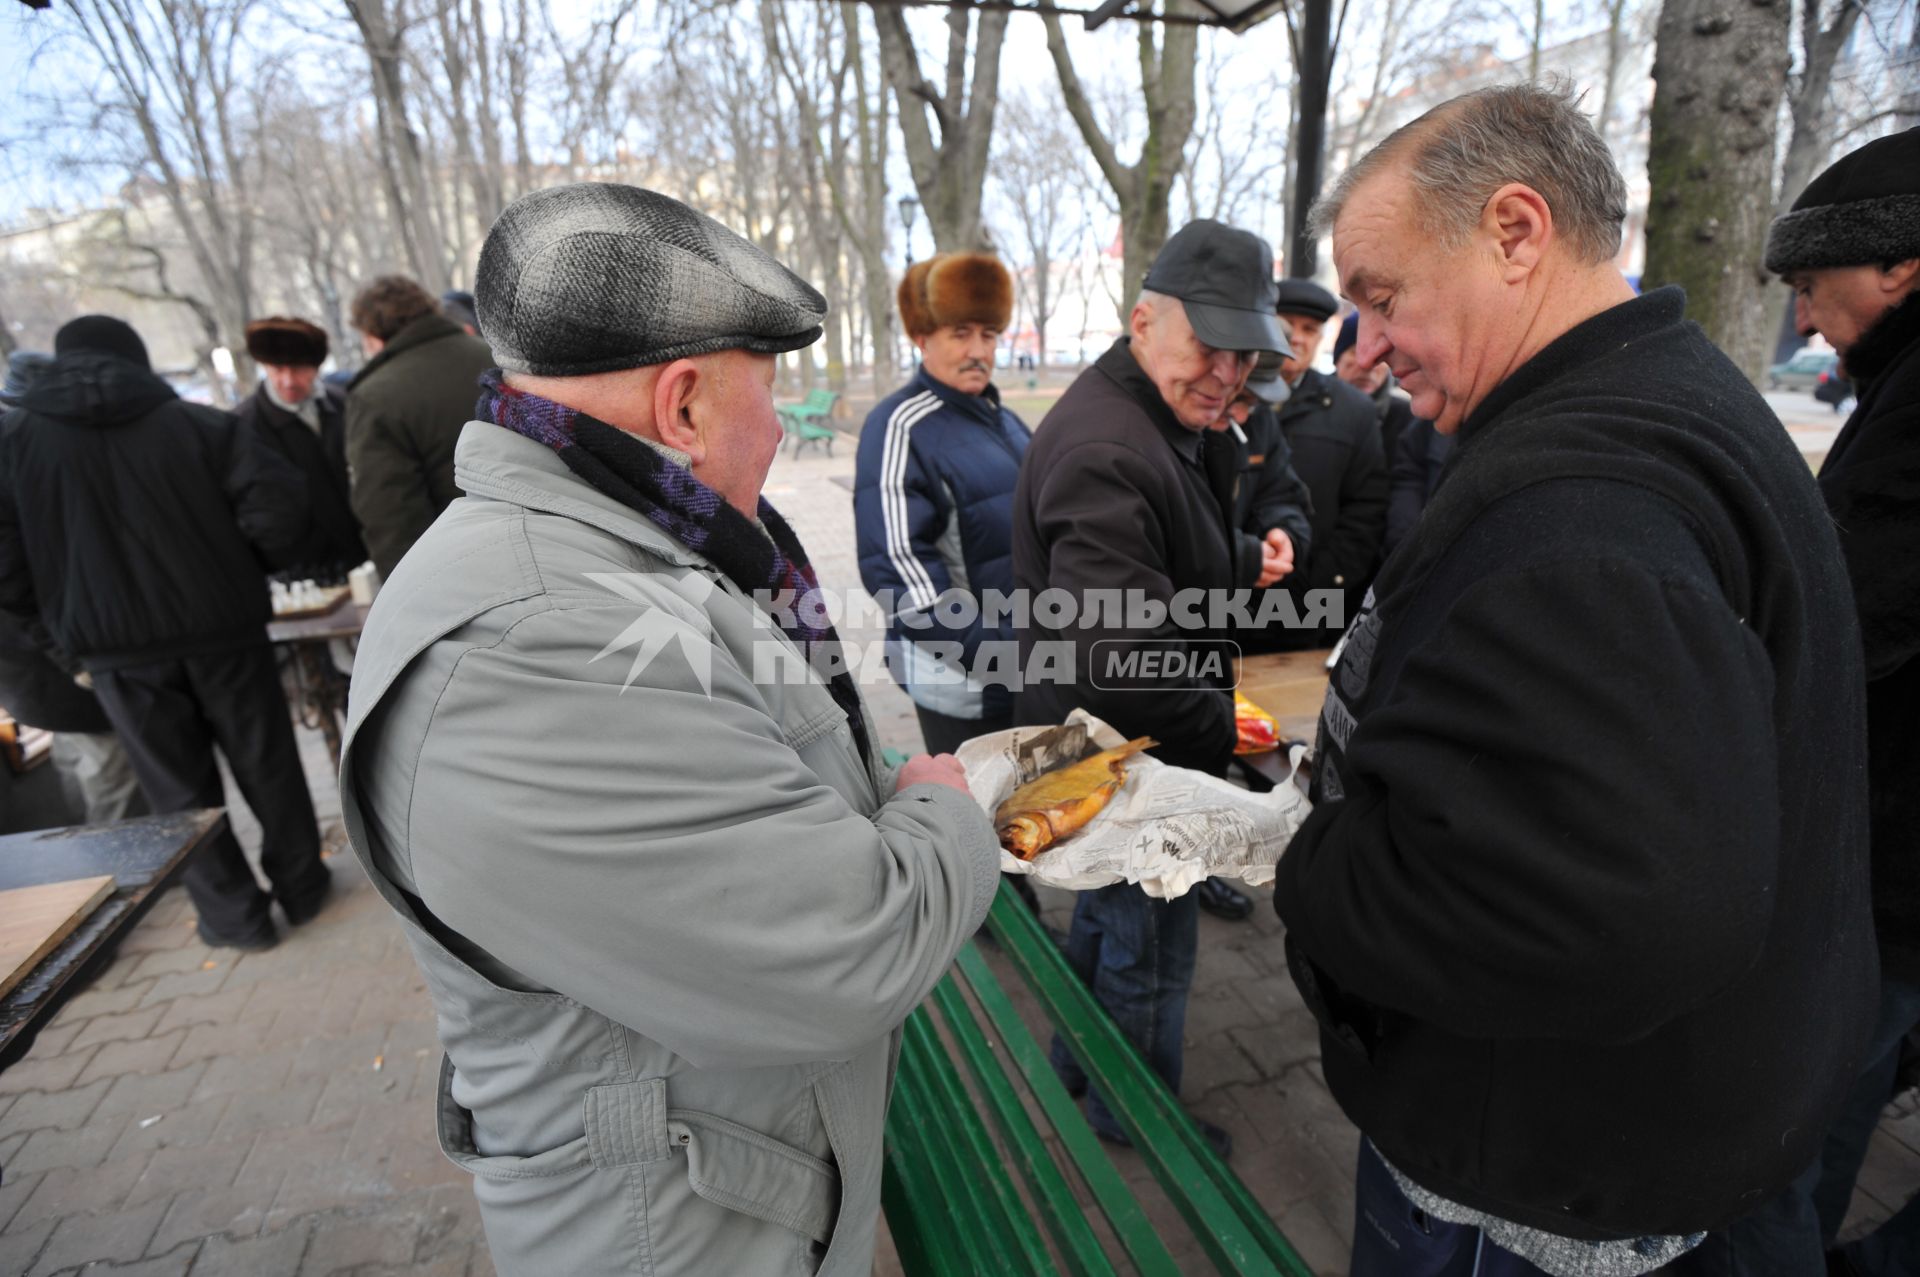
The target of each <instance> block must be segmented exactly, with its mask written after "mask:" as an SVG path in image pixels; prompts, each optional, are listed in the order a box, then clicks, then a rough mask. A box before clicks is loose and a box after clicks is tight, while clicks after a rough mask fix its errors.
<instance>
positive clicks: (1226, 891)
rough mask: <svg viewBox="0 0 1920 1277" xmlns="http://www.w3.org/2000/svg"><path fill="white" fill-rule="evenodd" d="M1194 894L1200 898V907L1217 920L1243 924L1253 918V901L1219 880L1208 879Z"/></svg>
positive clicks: (1195, 889)
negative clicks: (1222, 919) (1221, 919)
mask: <svg viewBox="0 0 1920 1277" xmlns="http://www.w3.org/2000/svg"><path fill="white" fill-rule="evenodd" d="M1193 893H1194V894H1195V895H1196V896H1198V897H1199V898H1200V907H1201V908H1202V909H1205V910H1206V911H1207V912H1208V913H1210V914H1212V915H1213V916H1214V917H1216V918H1225V919H1226V920H1227V921H1228V922H1242V921H1244V920H1246V919H1248V918H1251V917H1252V916H1253V899H1252V898H1251V897H1250V896H1248V895H1247V894H1246V893H1245V892H1243V891H1235V890H1234V889H1233V888H1232V887H1229V886H1228V885H1227V884H1226V883H1224V882H1222V881H1221V880H1220V879H1218V878H1209V879H1207V880H1206V881H1205V882H1203V883H1201V884H1200V885H1199V886H1197V887H1195V888H1194V889H1193Z"/></svg>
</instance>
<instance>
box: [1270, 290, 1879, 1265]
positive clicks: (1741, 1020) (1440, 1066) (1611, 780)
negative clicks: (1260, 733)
mask: <svg viewBox="0 0 1920 1277" xmlns="http://www.w3.org/2000/svg"><path fill="white" fill-rule="evenodd" d="M1683 307H1684V297H1683V295H1682V294H1681V293H1680V292H1679V290H1678V289H1662V290H1659V291H1657V292H1654V293H1650V294H1648V295H1646V296H1644V297H1640V298H1636V299H1634V300H1632V301H1629V302H1626V303H1624V304H1623V305H1620V306H1617V307H1614V308H1613V309H1611V310H1608V311H1606V312H1604V313H1602V314H1600V315H1598V316H1596V317H1594V318H1592V319H1590V320H1588V321H1587V322H1585V323H1583V324H1581V325H1579V326H1577V327H1576V328H1574V329H1573V330H1572V331H1571V332H1568V333H1567V334H1565V335H1564V336H1562V337H1561V338H1560V339H1559V340H1557V341H1555V342H1554V343H1552V344H1551V345H1549V346H1548V347H1547V348H1546V349H1545V350H1543V351H1541V352H1540V354H1538V355H1537V356H1535V357H1534V358H1533V359H1532V360H1530V361H1529V362H1528V363H1527V364H1526V365H1525V366H1524V367H1522V368H1521V369H1520V370H1519V371H1517V372H1515V373H1514V374H1513V375H1512V376H1511V377H1509V378H1508V379H1507V380H1506V381H1505V382H1504V383H1502V384H1501V385H1500V386H1499V387H1498V388H1497V389H1495V390H1494V392H1493V393H1492V394H1491V395H1489V396H1488V397H1487V399H1486V400H1485V402H1483V403H1482V404H1481V405H1480V407H1479V408H1478V409H1477V410H1476V411H1475V412H1474V413H1473V414H1472V415H1471V416H1470V417H1469V418H1468V420H1467V421H1466V422H1464V423H1463V424H1462V427H1461V430H1460V432H1459V436H1458V444H1457V446H1456V450H1455V453H1454V457H1453V460H1452V461H1451V462H1450V463H1449V467H1448V470H1447V473H1446V474H1445V476H1444V477H1443V478H1442V480H1441V483H1440V487H1439V490H1438V491H1437V492H1436V494H1435V496H1434V499H1433V502H1432V504H1431V505H1430V506H1429V507H1428V508H1427V511H1426V514H1425V516H1424V518H1423V520H1422V522H1421V525H1420V535H1419V536H1418V537H1416V538H1414V539H1413V540H1412V541H1410V542H1408V544H1406V545H1405V546H1403V547H1402V548H1401V550H1400V551H1399V553H1398V554H1396V555H1395V557H1394V558H1393V559H1392V560H1391V561H1389V563H1388V565H1387V567H1386V569H1385V570H1384V571H1383V572H1382V573H1381V575H1380V578H1379V579H1378V581H1377V582H1376V584H1375V588H1374V595H1373V606H1372V607H1371V608H1370V609H1369V610H1367V611H1365V612H1363V614H1362V616H1361V617H1360V618H1359V619H1358V620H1357V621H1356V622H1355V626H1354V629H1353V631H1352V632H1351V633H1350V634H1349V636H1348V638H1347V645H1346V649H1345V653H1344V655H1343V657H1342V660H1341V663H1340V665H1339V667H1338V668H1337V669H1336V671H1335V673H1334V676H1333V679H1332V681H1331V684H1330V686H1329V689H1328V696H1327V701H1326V706H1325V709H1324V710H1323V713H1322V717H1321V727H1320V741H1319V760H1318V763H1317V770H1316V776H1315V791H1316V792H1315V795H1314V796H1315V798H1316V800H1317V805H1316V808H1315V810H1314V812H1313V815H1312V816H1311V818H1310V819H1309V820H1308V821H1307V823H1306V825H1305V826H1304V827H1303V828H1302V829H1301V831H1300V833H1299V834H1298V835H1297V836H1296V837H1295V839H1294V841H1293V843H1292V845H1291V846H1290V847H1289V848H1288V850H1287V852H1286V854H1285V856H1284V857H1283V858H1282V859H1281V861H1280V869H1279V878H1278V880H1277V882H1276V885H1275V903H1276V906H1277V908H1278V910H1279V912H1280V915H1281V917H1282V918H1283V919H1284V920H1285V922H1286V925H1287V928H1288V947H1289V956H1290V967H1291V970H1292V974H1293V976H1294V979H1295V981H1296V982H1297V983H1298V984H1299V986H1300V987H1301V989H1302V991H1303V993H1304V994H1305V996H1306V997H1307V999H1308V1001H1309V1003H1310V1005H1312V1007H1313V1008H1314V1010H1315V1013H1316V1014H1317V1015H1318V1016H1319V1017H1320V1018H1321V1022H1322V1042H1323V1047H1324V1057H1323V1064H1324V1067H1325V1070H1326V1076H1327V1081H1328V1085H1329V1086H1330V1087H1331V1089H1332V1090H1333V1093H1334V1095H1335V1096H1336V1097H1337V1098H1338V1100H1339V1101H1340V1103H1341V1105H1342V1107H1343V1108H1345V1110H1346V1111H1347V1113H1348V1115H1349V1116H1350V1117H1351V1118H1352V1119H1353V1120H1354V1122H1355V1123H1356V1124H1357V1125H1358V1126H1359V1127H1360V1129H1361V1130H1363V1131H1365V1132H1366V1133H1367V1134H1368V1136H1370V1137H1371V1138H1372V1139H1373V1140H1374V1142H1375V1143H1376V1144H1377V1145H1378V1146H1379V1148H1380V1150H1381V1152H1382V1153H1383V1154H1385V1156H1386V1157H1387V1158H1388V1160H1389V1161H1391V1162H1393V1163H1394V1164H1395V1165H1397V1166H1398V1167H1400V1169H1401V1170H1403V1171H1404V1172H1406V1173H1407V1174H1408V1175H1410V1176H1411V1177H1412V1178H1413V1179H1414V1180H1416V1181H1417V1182H1419V1183H1421V1184H1423V1185H1425V1186H1426V1187H1428V1188H1429V1189H1431V1190H1433V1191H1434V1192H1436V1193H1439V1194H1441V1195H1442V1196H1444V1197H1447V1198H1449V1199H1451V1200H1453V1201H1457V1202H1461V1203H1463V1204H1465V1205H1468V1206H1472V1207H1475V1208H1477V1209H1480V1210H1483V1211H1487V1212H1489V1213H1491V1214H1494V1215H1497V1216H1500V1217H1502V1218H1506V1219H1510V1220H1514V1221H1516V1222H1519V1223H1522V1224H1527V1225H1530V1226H1532V1227H1536V1228H1541V1229H1545V1230H1548V1231H1551V1232H1556V1233H1560V1234H1563V1235H1568V1236H1576V1237H1585V1238H1606V1237H1631V1236H1641V1235H1652V1234H1676V1233H1689V1232H1693V1231H1696V1230H1702V1229H1710V1228H1714V1227H1718V1226H1720V1225H1723V1224H1726V1223H1728V1222H1730V1221H1731V1220H1733V1219H1734V1218H1736V1217H1737V1216H1739V1215H1740V1214H1742V1213H1744V1212H1745V1211H1746V1210H1748V1209H1750V1208H1751V1207H1752V1206H1754V1205H1755V1204H1756V1203H1758V1202H1760V1201H1762V1200H1764V1199H1765V1198H1766V1197H1767V1196H1768V1195H1769V1194H1771V1193H1772V1192H1774V1191H1776V1190H1778V1189H1779V1188H1781V1187H1782V1186H1784V1185H1785V1184H1786V1183H1787V1181H1788V1180H1790V1179H1791V1178H1792V1177H1793V1176H1794V1175H1795V1174H1797V1173H1798V1172H1799V1171H1801V1170H1802V1169H1804V1168H1805V1166H1806V1165H1807V1163H1808V1162H1809V1161H1811V1160H1812V1158H1813V1156H1814V1155H1815V1153H1817V1152H1818V1150H1819V1147H1820V1140H1821V1137H1822V1135H1823V1133H1824V1132H1825V1130H1826V1128H1827V1125H1828V1123H1829V1121H1830V1119H1831V1118H1832V1115H1833V1113H1834V1111H1835V1109H1836V1107H1837V1105H1838V1103H1839V1101H1840V1098H1841V1097H1842V1095H1843V1094H1844V1092H1845V1090H1846V1087H1847V1084H1848V1083H1849V1082H1850V1081H1851V1080H1852V1078H1853V1076H1854V1074H1855V1071H1856V1067H1857V1065H1858V1064H1859V1060H1858V1055H1859V1052H1860V1050H1861V1047H1862V1043H1863V1038H1864V1036H1865V1033H1866V1030H1867V1027H1868V1025H1869V1023H1870V1021H1871V1019H1872V1017H1873V1014H1874V1008H1875V957H1874V945H1873V931H1872V924H1871V920H1870V917H1869V908H1868V899H1867V846H1866V768H1865V734H1864V731H1863V724H1864V705H1863V687H1862V674H1861V664H1860V655H1859V638H1858V635H1857V632H1856V630H1855V627H1854V622H1853V601H1852V595H1851V591H1850V590H1849V588H1848V585H1847V580H1846V573H1845V568H1844V565H1843V563H1842V561H1841V557H1840V550H1839V545H1838V542H1837V539H1836V537H1835V535H1834V532H1833V528H1832V524H1831V521H1830V520H1829V519H1828V517H1827V513H1826V510H1825V507H1824V506H1823V505H1822V503H1821V501H1820V497H1819V493H1818V492H1817V491H1816V490H1815V487H1814V484H1813V477H1812V475H1811V474H1810V473H1809V472H1808V470H1807V467H1806V464H1805V462H1803V461H1802V460H1801V458H1800V456H1799V454H1798V452H1797V451H1796V449H1795V448H1794V446H1793V444H1792V442H1791V441H1790V440H1789V438H1788V436H1787V434H1786V432H1785V431H1784V430H1783V429H1782V428H1781V426H1780V423H1779V422H1778V420H1776V419H1775V417H1774V416H1773V414H1772V412H1770V411H1769V410H1768V408H1767V406H1766V404H1765V402H1764V401H1763V400H1762V399H1761V398H1760V397H1759V395H1758V394H1756V393H1755V392H1754V390H1753V388H1752V386H1750V385H1749V384H1748V383H1747V381H1746V380H1745V378H1744V377H1742V376H1741V375H1740V373H1739V372H1738V371H1737V370H1736V369H1735V368H1734V366H1733V365H1732V364H1731V363H1730V362H1729V361H1728V360H1727V359H1726V358H1725V356H1723V355H1722V354H1721V353H1720V352H1719V351H1718V350H1716V349H1714V347H1713V346H1712V344H1711V343H1709V342H1708V341H1707V339H1706V336H1705V334H1703V333H1702V332H1701V331H1700V329H1699V328H1698V327H1697V326H1695V325H1693V324H1690V323H1687V322H1685V321H1684V320H1683V318H1682V310H1683Z"/></svg>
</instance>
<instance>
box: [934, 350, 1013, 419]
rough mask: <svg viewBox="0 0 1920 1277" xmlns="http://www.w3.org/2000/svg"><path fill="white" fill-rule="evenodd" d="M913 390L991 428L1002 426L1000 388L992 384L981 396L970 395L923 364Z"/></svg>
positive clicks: (989, 383) (990, 383) (989, 384)
mask: <svg viewBox="0 0 1920 1277" xmlns="http://www.w3.org/2000/svg"><path fill="white" fill-rule="evenodd" d="M913 388H914V389H915V390H922V391H925V392H927V393H928V394H931V395H933V396H934V398H936V399H938V400H939V401H940V402H941V403H943V404H945V405H947V407H949V408H952V409H955V410H956V411H959V412H964V413H966V414H967V415H968V416H969V417H973V418H975V419H976V420H979V421H984V422H986V423H987V424H988V425H990V426H997V425H999V424H1000V388H999V387H998V386H996V385H994V384H993V383H992V382H988V383H987V388H986V390H984V391H983V392H981V393H980V394H977V395H970V394H968V393H967V392H966V391H964V390H955V389H954V388H953V387H952V386H949V385H948V384H947V383H946V382H944V381H941V380H940V379H939V378H937V377H935V376H934V375H933V374H932V373H930V372H928V371H927V366H926V365H925V364H921V365H920V367H919V368H918V369H916V370H915V372H914V374H913Z"/></svg>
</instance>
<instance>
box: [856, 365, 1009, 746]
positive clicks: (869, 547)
mask: <svg viewBox="0 0 1920 1277" xmlns="http://www.w3.org/2000/svg"><path fill="white" fill-rule="evenodd" d="M1029 438H1031V434H1030V432H1029V431H1028V430H1027V427H1026V426H1025V424H1024V423H1022V422H1021V420H1020V418H1018V417H1016V416H1015V415H1014V414H1013V413H1012V411H1010V410H1009V409H1007V408H1005V407H1003V406H1002V405H1001V403H1000V393H999V391H997V390H995V389H994V388H993V387H991V386H989V387H988V388H987V393H986V394H984V395H969V394H963V393H962V392H960V391H958V390H955V389H954V388H953V387H951V386H948V385H946V384H944V383H942V382H940V381H936V380H935V379H934V378H932V377H930V376H928V375H927V371H926V369H924V368H922V369H921V370H920V371H918V372H916V373H915V374H914V376H913V380H911V381H909V382H908V383H907V384H906V385H905V386H903V387H901V388H900V389H899V390H896V391H894V392H893V393H892V394H891V395H888V396H887V397H886V398H885V399H882V400H881V401H880V402H879V403H878V404H877V405H875V407H874V409H873V411H872V412H870V413H868V414H867V420H866V425H865V426H864V427H862V429H861V431H860V451H859V456H858V459H857V460H856V461H855V463H854V487H853V524H854V536H855V539H856V541H857V543H858V547H859V555H860V580H861V583H862V584H863V585H865V586H866V589H867V593H869V594H871V595H873V596H874V597H875V598H879V599H890V600H892V601H893V608H892V610H891V611H890V612H889V614H888V619H887V639H888V642H889V645H890V646H891V647H892V648H893V649H894V651H895V659H896V660H900V661H901V662H902V664H901V671H902V680H901V681H902V682H903V683H904V684H905V686H906V689H907V694H908V695H909V696H911V697H912V698H913V699H914V701H915V702H916V703H917V704H920V705H924V706H925V707H926V708H928V709H930V710H934V711H936V712H938V713H942V714H947V715H951V716H952V717H954V718H967V719H978V718H989V719H992V718H1003V717H1004V716H1005V715H1007V714H1008V713H1011V712H1012V709H1013V698H1012V695H1011V693H1010V692H1009V691H1008V689H1007V688H1006V687H1005V685H1004V684H1002V683H1000V682H989V683H986V684H982V683H981V682H980V681H979V680H975V679H968V678H966V677H965V674H966V672H968V671H971V670H972V669H973V667H974V666H975V664H976V661H977V660H978V659H979V657H980V645H981V643H982V642H991V643H993V644H994V645H995V646H994V647H992V648H989V649H988V651H989V653H993V652H994V651H995V649H996V648H997V649H998V650H999V652H1000V653H1001V654H1002V656H1001V658H1000V659H1001V662H1002V663H1001V668H1003V669H1004V668H1006V665H1007V661H1006V659H1005V658H1007V657H1010V656H1011V655H1012V643H1013V628H1012V626H1011V625H1010V624H1009V623H1008V621H1007V620H1006V619H1004V618H1005V616H1006V614H1005V613H1002V614H1001V618H1002V619H999V620H996V621H995V623H993V624H988V623H987V621H988V618H987V616H986V614H985V611H984V610H983V609H981V608H980V606H979V604H980V601H981V599H982V596H983V594H984V593H985V592H987V591H992V592H994V593H996V594H999V595H1011V594H1012V592H1013V487H1014V484H1015V482H1017V481H1018V479H1019V477H1020V459H1021V458H1022V457H1024V456H1025V455H1026V452H1027V441H1028V440H1029ZM955 595H958V596H959V597H958V598H955V597H954V596H955ZM943 600H945V601H947V602H948V603H949V604H953V605H955V610H954V611H953V616H952V619H948V618H947V617H946V616H945V613H946V612H947V610H948V609H946V608H943V607H942V606H941V604H942V601H943ZM908 645H912V646H914V647H916V648H919V649H920V652H908V651H905V650H904V649H905V648H906V647H907V646H908ZM1003 645H1004V646H1003ZM942 649H945V650H946V651H948V652H950V653H951V654H952V655H953V656H955V657H957V660H955V661H953V662H950V665H951V666H954V667H957V668H952V669H950V671H949V672H948V673H947V674H946V675H945V676H944V677H942V676H939V675H938V674H937V673H936V672H935V670H934V668H933V665H934V662H933V660H932V657H931V656H928V655H923V654H922V653H932V652H938V651H941V650H942Z"/></svg>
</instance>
